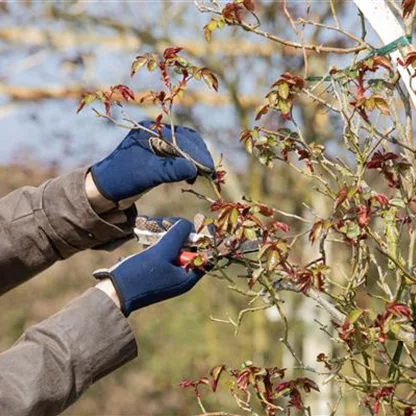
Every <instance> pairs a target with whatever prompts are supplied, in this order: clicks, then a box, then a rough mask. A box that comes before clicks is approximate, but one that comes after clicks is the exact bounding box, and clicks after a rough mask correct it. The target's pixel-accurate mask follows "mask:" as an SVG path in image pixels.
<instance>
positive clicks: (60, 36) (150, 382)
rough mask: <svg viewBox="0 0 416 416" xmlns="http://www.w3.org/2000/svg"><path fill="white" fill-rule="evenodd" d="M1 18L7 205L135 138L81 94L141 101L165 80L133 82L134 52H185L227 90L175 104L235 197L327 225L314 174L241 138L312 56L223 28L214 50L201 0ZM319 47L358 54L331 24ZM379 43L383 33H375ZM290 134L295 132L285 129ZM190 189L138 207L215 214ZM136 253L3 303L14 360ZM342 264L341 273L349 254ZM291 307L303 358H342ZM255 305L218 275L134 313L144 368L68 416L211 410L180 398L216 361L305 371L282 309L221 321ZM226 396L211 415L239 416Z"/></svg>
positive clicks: (60, 5)
mask: <svg viewBox="0 0 416 416" xmlns="http://www.w3.org/2000/svg"><path fill="white" fill-rule="evenodd" d="M306 3H307V5H309V9H308V11H307V12H308V13H309V16H310V17H311V19H312V18H314V19H317V20H319V21H321V22H323V23H325V22H327V23H331V24H332V23H333V21H332V12H331V10H330V4H329V2H317V1H313V2H312V1H311V2H306ZM334 3H335V5H336V7H337V12H338V17H339V19H340V22H341V25H342V26H343V27H344V28H345V29H346V30H347V31H348V30H349V31H351V32H352V33H354V32H357V18H356V17H357V10H356V9H355V7H353V6H352V4H351V3H348V2H344V1H335V2H334ZM257 7H258V10H259V12H258V14H259V17H260V19H261V21H262V28H263V29H264V30H268V31H270V32H272V33H274V34H277V35H279V36H281V37H284V38H287V39H292V40H297V36H296V34H295V33H293V29H292V28H291V27H290V24H289V23H288V22H287V20H286V18H285V16H283V14H282V13H281V9H280V7H281V5H280V4H279V3H278V2H274V1H258V2H257ZM289 7H291V8H292V11H293V12H294V13H295V14H296V12H298V11H299V12H302V11H305V5H304V4H301V2H289ZM301 7H303V9H301ZM0 15H1V19H0V128H1V132H2V133H1V140H0V165H1V166H0V193H1V195H5V194H7V193H8V192H10V191H12V190H13V189H15V188H17V187H20V186H23V185H38V184H40V183H41V182H42V181H43V180H45V179H46V178H49V177H51V176H56V175H59V174H61V173H65V172H68V171H69V170H71V169H73V168H75V167H78V166H84V165H87V164H89V163H91V162H93V161H96V160H98V159H99V158H101V157H102V156H104V155H105V154H106V153H108V152H109V151H111V150H112V149H113V148H114V147H115V146H116V145H117V144H118V143H119V141H120V140H121V139H122V138H123V137H124V135H125V134H126V131H123V130H121V129H120V128H118V127H116V126H114V125H113V124H111V123H109V122H106V121H105V120H103V119H98V118H97V117H95V116H94V114H93V113H92V111H91V110H90V109H86V110H83V111H82V112H81V113H80V114H78V115H77V114H76V109H77V104H78V101H79V98H80V96H81V94H82V92H83V91H85V90H93V91H94V90H98V89H105V88H108V87H109V86H110V85H115V84H126V85H128V86H130V87H131V88H133V89H134V90H135V91H146V90H148V89H152V88H154V87H156V86H157V85H159V84H158V82H159V81H158V79H157V77H156V78H155V76H154V75H153V74H152V75H147V74H146V73H145V72H143V73H140V74H139V75H138V76H136V77H135V78H134V79H133V80H131V79H130V77H129V70H130V64H131V62H132V60H133V59H134V57H135V56H137V55H138V54H142V53H143V52H149V51H159V52H160V51H163V50H164V49H165V48H166V47H168V46H182V47H184V49H185V51H186V54H187V55H188V56H189V57H190V58H191V59H192V60H193V61H194V62H195V63H197V64H199V65H201V66H207V67H209V68H210V69H212V70H213V71H214V72H215V73H216V74H217V75H218V77H219V80H220V89H219V93H217V94H216V93H214V92H212V91H209V90H208V89H207V88H206V87H205V86H204V85H202V84H201V85H199V84H200V83H197V84H195V85H194V86H192V87H191V90H190V92H189V94H187V95H186V99H184V100H182V101H181V105H180V106H179V107H178V108H177V111H176V122H177V123H182V124H186V125H189V126H191V127H193V128H195V129H197V130H199V131H201V132H202V134H203V136H204V137H205V138H206V139H207V141H208V143H209V145H210V148H211V149H213V151H214V153H215V158H216V159H217V160H219V158H220V155H221V153H223V155H224V162H225V165H226V168H227V170H228V172H229V174H228V181H227V186H226V189H225V193H226V195H227V197H228V198H229V199H231V200H237V199H239V198H240V197H241V196H242V195H247V196H249V197H251V198H254V199H256V200H262V201H265V202H268V203H271V204H274V205H275V206H278V207H279V208H281V209H283V210H286V211H289V212H292V213H297V214H299V215H309V214H306V210H305V206H304V205H302V202H305V203H306V204H308V205H309V206H311V207H312V208H313V209H314V210H315V211H316V212H319V213H320V214H322V215H325V203H324V201H322V200H320V199H319V197H318V198H317V197H316V194H314V197H313V198H312V194H311V184H310V183H309V182H308V180H307V179H304V178H299V176H296V177H295V176H293V174H292V173H291V172H290V171H288V170H287V169H286V167H284V166H281V165H278V166H275V167H274V168H273V169H266V168H264V167H262V166H261V165H260V164H259V163H258V162H257V161H256V160H254V159H249V158H247V156H246V153H245V152H244V150H243V149H242V146H241V145H240V143H239V141H238V135H239V132H240V131H241V130H242V129H243V128H247V127H250V126H252V125H253V123H254V120H253V119H254V117H253V115H254V112H255V110H256V108H258V107H259V106H260V105H261V104H262V102H263V100H264V95H265V94H266V93H267V91H268V89H269V86H270V84H271V83H272V82H273V81H274V80H275V79H276V78H278V77H279V76H280V74H281V73H283V72H285V71H286V70H289V71H291V72H294V73H298V74H300V75H302V74H303V65H304V61H303V55H302V50H294V49H289V48H286V47H282V46H280V45H278V44H276V43H268V42H266V41H265V40H262V39H261V38H257V37H254V36H252V35H250V34H247V33H244V32H243V31H241V30H236V29H233V28H225V29H224V30H223V31H221V32H215V34H214V35H213V39H212V41H211V42H210V43H207V42H206V41H205V39H204V35H203V31H202V27H203V26H204V25H205V24H206V23H207V22H208V20H209V17H208V16H207V15H204V14H201V13H199V12H198V10H197V8H196V6H195V5H194V3H193V2H192V1H158V0H149V1H131V0H130V1H123V0H118V1H104V0H102V1H46V0H43V1H30V0H22V1H10V2H8V1H0ZM356 34H357V33H356ZM305 36H306V38H307V39H309V41H310V42H311V43H312V42H313V43H318V44H319V43H328V44H331V45H334V46H338V47H348V46H351V40H349V39H348V38H346V37H345V36H343V35H342V34H340V33H337V32H330V34H329V35H328V33H324V32H323V31H322V30H321V29H320V28H317V27H311V28H308V29H307V30H305ZM368 36H369V37H368V39H371V38H372V36H373V35H372V34H371V31H370V30H369V35H368ZM308 55H309V68H310V74H309V75H323V74H325V73H326V72H327V71H328V69H329V67H330V65H332V64H335V63H336V65H337V66H338V67H343V65H344V64H346V62H347V59H348V58H345V57H342V56H330V55H328V54H325V53H321V54H317V53H315V52H311V53H308ZM310 104H311V102H310V101H309V102H308V101H307V100H304V99H301V100H300V101H299V103H298V105H297V107H296V115H297V119H298V121H299V122H300V123H301V126H302V128H303V131H304V134H305V136H306V137H308V138H310V140H311V141H315V142H318V143H321V144H325V145H326V146H327V147H328V148H329V149H332V151H333V152H337V154H338V155H341V154H342V153H343V152H344V150H342V149H341V148H339V144H338V143H337V141H336V140H334V137H336V133H337V129H338V128H339V125H338V124H337V122H336V121H335V120H331V118H330V116H329V115H328V114H327V113H326V112H325V111H323V110H322V109H319V107H316V106H311V105H310ZM127 109H128V111H129V113H130V115H131V116H132V117H134V118H135V119H137V120H141V119H144V118H152V117H154V116H155V115H156V114H158V111H157V110H156V109H155V108H154V107H151V106H140V105H134V106H129V107H128V108H127ZM271 123H273V121H271ZM278 123H279V125H282V126H283V125H284V122H283V121H281V120H278ZM183 187H184V185H181V184H179V185H174V186H169V187H161V188H159V189H158V190H156V191H153V192H152V193H151V194H149V195H146V196H145V197H144V198H142V199H141V200H140V201H139V202H138V204H137V205H138V209H139V211H140V212H142V213H146V214H151V215H178V216H184V217H188V218H190V219H192V217H193V215H194V214H195V213H196V212H204V213H207V207H206V205H204V204H203V203H202V202H201V201H199V200H197V199H196V198H195V197H193V196H192V195H189V194H182V193H181V189H182V188H183ZM196 189H197V190H200V191H203V192H206V193H210V190H209V189H205V184H204V183H203V182H202V183H197V184H196ZM293 227H295V229H296V227H299V225H298V224H297V225H293ZM135 250H137V247H136V245H135V243H134V242H131V243H129V244H127V245H126V246H125V247H123V248H122V249H119V250H117V251H115V252H113V253H104V252H94V253H93V252H85V253H80V254H78V255H76V256H74V257H73V258H71V259H69V260H68V261H65V262H63V263H59V264H56V265H55V266H54V267H52V268H51V269H50V270H48V271H47V272H45V273H43V274H42V275H40V276H38V277H36V278H35V279H33V280H32V281H30V282H28V283H27V284H25V285H24V286H22V287H20V288H17V289H16V290H14V291H13V292H12V293H9V294H7V295H5V296H4V297H3V298H2V299H1V302H0V333H1V335H2V336H1V338H0V349H1V350H5V349H7V348H8V347H10V346H11V345H12V344H13V342H15V340H16V339H17V338H18V337H19V335H20V334H21V333H22V332H23V331H24V330H25V328H28V327H29V326H30V325H33V324H35V323H36V322H39V321H41V320H42V319H44V318H47V317H48V316H50V315H51V314H53V313H54V312H56V311H58V310H59V309H61V308H62V307H63V306H64V305H65V304H66V303H67V302H69V301H70V300H71V299H73V298H75V297H76V296H77V295H79V294H81V293H82V292H83V291H84V290H85V289H87V288H89V287H90V286H92V285H93V284H94V280H93V278H92V275H91V273H92V271H93V270H95V269H96V268H98V267H105V266H109V265H111V264H113V263H114V262H116V261H117V260H118V258H119V257H121V256H124V255H126V254H128V253H132V252H134V251H135ZM297 255H298V257H299V259H298V260H299V261H307V259H308V258H312V257H313V255H314V253H313V252H310V249H309V250H303V249H299V252H298V253H297ZM333 256H334V259H335V260H337V261H338V265H339V267H340V268H342V267H343V263H342V261H343V256H342V253H334V254H333ZM285 296H286V298H285V301H286V304H285V309H286V311H287V312H288V314H289V316H290V325H291V327H292V329H294V332H293V333H294V335H293V337H294V338H293V339H292V341H293V342H294V344H295V345H296V348H297V349H298V351H297V353H298V354H299V356H301V357H303V359H304V361H305V363H310V364H311V365H314V364H315V358H316V355H317V353H319V352H327V351H326V350H325V348H327V347H328V348H329V344H328V342H329V341H328V339H327V338H326V337H325V335H324V334H323V333H322V331H320V330H319V329H318V326H316V325H313V324H314V319H319V320H320V321H321V322H324V321H325V317H322V316H320V315H321V311H319V310H317V309H316V308H315V307H314V306H313V305H311V304H309V303H307V302H306V301H304V299H303V298H302V297H301V296H299V295H293V296H292V295H288V294H285ZM246 307H247V300H246V299H245V298H244V297H243V296H239V295H238V294H236V293H235V292H231V291H229V290H226V284H225V283H223V282H221V281H217V280H215V279H214V278H210V277H207V278H205V279H203V281H202V282H201V284H199V285H198V287H196V289H195V290H193V292H192V293H190V294H188V295H186V296H183V297H181V298H179V299H175V300H171V301H169V302H166V303H163V304H158V305H156V306H152V307H149V308H147V309H145V310H143V311H140V312H139V313H136V314H134V315H133V316H132V317H131V318H130V323H131V325H132V327H133V328H134V330H135V332H136V334H137V338H138V344H139V358H138V359H137V360H135V361H134V362H132V363H130V364H128V365H127V366H125V367H124V368H122V369H120V370H119V371H117V372H116V373H114V374H112V375H110V376H108V377H106V378H105V379H104V380H102V381H100V382H99V383H97V384H96V385H95V386H93V387H92V388H91V389H90V390H89V391H88V392H87V393H86V394H85V396H84V397H83V398H82V399H81V400H80V401H79V402H78V403H76V404H75V405H74V406H72V407H71V408H70V409H68V410H67V411H66V412H65V415H67V416H70V415H72V416H83V415H114V416H119V415H120V416H127V415H141V416H159V415H160V416H170V415H172V416H173V415H178V416H179V415H191V414H198V413H201V412H200V409H199V407H198V406H197V404H196V400H195V398H194V395H193V394H192V392H191V391H182V390H181V389H180V388H179V387H178V384H179V382H180V381H181V380H183V379H184V378H199V377H201V376H203V375H206V374H207V373H208V372H209V370H210V369H211V368H212V367H213V366H215V365H218V364H223V363H227V364H229V365H231V366H235V367H239V366H240V364H241V363H242V362H243V361H246V360H252V361H253V362H254V363H255V364H256V365H269V366H282V367H288V368H290V367H293V365H294V363H293V362H292V360H291V358H290V356H288V354H287V353H286V352H284V351H283V350H282V346H281V344H280V343H279V342H278V340H279V339H280V337H281V336H282V325H281V322H279V320H278V319H277V318H276V315H275V314H273V313H269V314H266V313H264V312H259V313H256V314H250V315H248V316H246V318H245V321H244V324H243V325H242V327H241V329H240V332H239V334H238V335H237V336H235V335H234V328H233V327H232V326H230V325H226V324H222V323H218V322H213V321H212V320H211V319H210V318H211V317H214V318H219V319H227V317H228V316H231V317H233V318H234V319H235V318H236V317H237V315H238V312H239V311H240V310H241V309H244V308H246ZM103 336H105V334H103ZM290 371H292V370H290ZM294 371H295V370H294ZM290 374H292V373H291V372H289V373H288V375H289V376H290ZM298 375H299V374H298ZM308 376H311V374H308ZM202 389H203V388H202ZM222 390H223V391H224V392H225V393H218V394H217V395H216V396H212V395H211V396H210V398H209V399H207V400H206V401H204V403H205V404H206V408H207V409H209V410H212V411H214V410H229V411H231V410H234V411H235V412H237V409H236V406H235V403H234V402H233V401H232V400H231V399H230V398H229V396H228V395H227V394H226V389H222ZM335 393H336V392H333V391H332V390H331V387H328V386H327V387H324V388H323V394H322V395H321V396H320V397H321V400H320V402H317V403H316V408H315V412H314V413H313V414H317V415H325V414H329V411H328V407H327V406H326V402H329V401H331V399H332V397H333V396H332V395H333V394H335ZM354 402H355V404H354ZM354 402H352V403H351V407H350V409H348V404H347V405H346V406H347V407H346V408H345V409H344V413H343V414H351V415H352V414H354V415H356V414H357V407H356V401H354ZM341 413H342V412H341Z"/></svg>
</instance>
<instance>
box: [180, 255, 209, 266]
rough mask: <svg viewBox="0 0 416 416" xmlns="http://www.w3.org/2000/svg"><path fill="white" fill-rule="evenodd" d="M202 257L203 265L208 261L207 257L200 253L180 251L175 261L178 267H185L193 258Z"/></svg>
mask: <svg viewBox="0 0 416 416" xmlns="http://www.w3.org/2000/svg"><path fill="white" fill-rule="evenodd" d="M198 256H202V258H203V260H204V263H206V261H207V260H208V258H207V256H206V255H205V254H201V253H192V252H190V251H181V253H180V254H179V257H178V259H177V261H176V262H177V264H178V266H182V267H185V266H186V265H187V264H189V263H190V262H191V261H192V260H193V259H194V258H196V257H198Z"/></svg>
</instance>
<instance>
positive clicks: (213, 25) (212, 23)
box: [206, 19, 218, 32]
mask: <svg viewBox="0 0 416 416" xmlns="http://www.w3.org/2000/svg"><path fill="white" fill-rule="evenodd" d="M206 27H207V28H208V29H209V30H210V31H211V32H213V31H214V30H215V29H216V28H217V27H218V22H217V21H216V20H214V19H211V20H210V22H209V23H208V24H207V26H206Z"/></svg>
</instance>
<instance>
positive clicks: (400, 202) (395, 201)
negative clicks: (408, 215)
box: [390, 198, 406, 208]
mask: <svg viewBox="0 0 416 416" xmlns="http://www.w3.org/2000/svg"><path fill="white" fill-rule="evenodd" d="M390 205H393V206H395V207H397V208H406V205H405V203H404V201H403V199H401V198H393V199H391V200H390Z"/></svg>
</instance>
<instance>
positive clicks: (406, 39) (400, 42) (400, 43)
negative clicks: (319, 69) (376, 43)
mask: <svg viewBox="0 0 416 416" xmlns="http://www.w3.org/2000/svg"><path fill="white" fill-rule="evenodd" d="M411 44H412V37H411V36H408V35H406V36H401V37H400V38H398V39H396V40H395V41H393V42H390V43H388V44H387V45H384V46H383V47H381V48H378V49H374V50H373V51H371V52H370V53H368V54H367V55H366V56H365V57H364V58H363V59H361V60H360V61H359V62H358V63H360V62H363V61H366V60H367V59H370V58H372V57H373V56H376V55H377V56H386V55H390V54H391V53H392V52H394V51H396V50H397V49H399V48H402V47H405V46H409V45H411ZM357 65H358V64H357ZM348 70H351V68H346V69H343V70H342V72H345V71H348ZM330 78H331V77H330V75H326V76H310V77H306V81H308V82H319V81H329V80H330Z"/></svg>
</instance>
